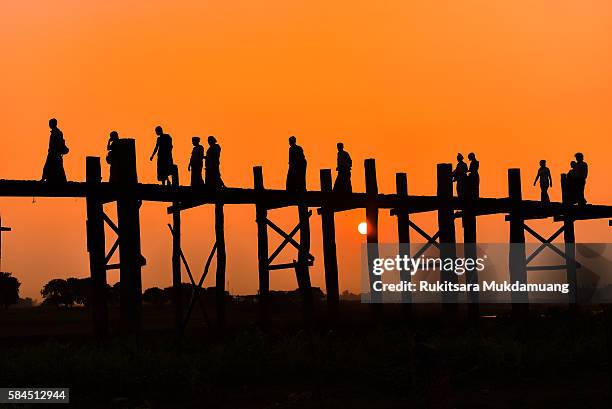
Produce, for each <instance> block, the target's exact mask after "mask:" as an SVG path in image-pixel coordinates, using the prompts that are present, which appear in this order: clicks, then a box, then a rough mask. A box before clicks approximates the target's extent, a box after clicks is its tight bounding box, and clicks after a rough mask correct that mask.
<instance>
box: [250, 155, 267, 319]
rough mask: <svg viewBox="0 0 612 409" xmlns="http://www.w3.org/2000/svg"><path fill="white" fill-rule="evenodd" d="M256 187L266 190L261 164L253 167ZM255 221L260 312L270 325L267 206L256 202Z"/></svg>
mask: <svg viewBox="0 0 612 409" xmlns="http://www.w3.org/2000/svg"><path fill="white" fill-rule="evenodd" d="M253 181H254V187H255V190H257V191H263V190H264V181H263V171H262V168H261V166H255V167H253ZM255 214H256V216H255V221H256V222H257V258H258V266H259V313H260V317H259V319H260V323H261V325H263V326H264V327H266V326H267V325H268V295H269V293H270V269H269V264H268V225H267V223H266V220H267V219H268V210H267V208H266V207H265V206H264V205H262V204H260V203H256V204H255Z"/></svg>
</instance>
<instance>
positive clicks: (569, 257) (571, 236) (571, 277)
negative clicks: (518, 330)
mask: <svg viewBox="0 0 612 409" xmlns="http://www.w3.org/2000/svg"><path fill="white" fill-rule="evenodd" d="M561 196H562V201H563V204H564V206H565V212H564V213H565V215H564V217H563V241H564V242H565V265H566V266H567V267H566V270H567V283H568V284H569V300H568V301H569V304H570V308H571V309H572V310H575V309H576V308H577V307H578V304H577V303H578V277H577V274H576V236H575V233H574V219H573V218H572V216H571V214H570V213H571V206H572V204H571V200H570V194H569V192H568V187H567V175H566V174H565V173H563V174H562V175H561Z"/></svg>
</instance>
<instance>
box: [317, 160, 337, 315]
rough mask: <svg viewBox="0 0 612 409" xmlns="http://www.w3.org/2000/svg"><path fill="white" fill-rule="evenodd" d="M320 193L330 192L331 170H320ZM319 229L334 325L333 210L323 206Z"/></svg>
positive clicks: (334, 256)
mask: <svg viewBox="0 0 612 409" xmlns="http://www.w3.org/2000/svg"><path fill="white" fill-rule="evenodd" d="M320 178H321V192H324V193H331V192H332V173H331V169H321V172H320ZM321 228H322V230H323V263H324V265H325V288H326V291H327V314H328V317H329V322H330V325H332V326H333V325H335V323H336V320H337V318H338V308H339V304H340V290H339V285H338V256H337V253H336V223H335V217H334V210H333V209H332V208H331V207H330V206H329V205H326V204H324V205H323V207H322V208H321Z"/></svg>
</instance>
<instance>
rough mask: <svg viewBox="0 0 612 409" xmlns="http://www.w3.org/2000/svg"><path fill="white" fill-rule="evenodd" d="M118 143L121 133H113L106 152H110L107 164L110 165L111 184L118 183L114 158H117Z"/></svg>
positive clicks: (107, 156) (107, 155) (109, 137)
mask: <svg viewBox="0 0 612 409" xmlns="http://www.w3.org/2000/svg"><path fill="white" fill-rule="evenodd" d="M118 142H119V133H118V132H117V131H112V132H111V133H110V135H109V136H108V143H107V144H106V150H107V151H108V153H107V154H106V163H108V164H109V165H110V176H109V178H108V180H109V182H116V181H117V169H116V167H115V166H113V157H115V156H117V153H116V149H117V143H118Z"/></svg>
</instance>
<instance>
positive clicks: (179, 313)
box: [172, 168, 183, 332]
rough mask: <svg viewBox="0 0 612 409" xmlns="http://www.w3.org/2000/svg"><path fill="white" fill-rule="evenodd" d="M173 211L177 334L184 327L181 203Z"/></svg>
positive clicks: (175, 181) (175, 177)
mask: <svg viewBox="0 0 612 409" xmlns="http://www.w3.org/2000/svg"><path fill="white" fill-rule="evenodd" d="M172 186H173V187H175V188H176V187H178V186H180V183H179V174H178V168H175V169H174V173H173V175H172ZM173 208H174V210H173V211H172V230H173V234H172V305H173V307H174V324H175V329H176V331H177V332H180V331H182V327H183V289H182V285H183V284H182V271H181V211H180V203H179V202H174V203H173Z"/></svg>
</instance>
